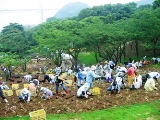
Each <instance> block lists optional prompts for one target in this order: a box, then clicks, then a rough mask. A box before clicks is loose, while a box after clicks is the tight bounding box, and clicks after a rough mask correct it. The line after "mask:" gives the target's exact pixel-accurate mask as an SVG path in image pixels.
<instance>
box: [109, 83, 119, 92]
mask: <svg viewBox="0 0 160 120" xmlns="http://www.w3.org/2000/svg"><path fill="white" fill-rule="evenodd" d="M112 90H117V91H120V86H119V85H118V84H116V86H113V85H110V86H109V88H107V91H112Z"/></svg>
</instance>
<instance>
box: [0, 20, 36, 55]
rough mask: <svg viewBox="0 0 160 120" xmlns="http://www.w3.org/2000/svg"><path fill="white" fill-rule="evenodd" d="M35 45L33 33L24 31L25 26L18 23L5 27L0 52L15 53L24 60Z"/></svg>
mask: <svg viewBox="0 0 160 120" xmlns="http://www.w3.org/2000/svg"><path fill="white" fill-rule="evenodd" d="M35 44H36V43H35V41H34V40H33V39H32V33H31V32H29V31H24V28H23V26H22V25H20V24H18V23H10V25H8V26H5V27H4V29H3V30H2V34H1V36H0V51H1V52H11V53H15V54H17V55H19V57H20V58H23V57H24V55H25V54H26V53H27V50H29V49H30V47H31V46H35Z"/></svg>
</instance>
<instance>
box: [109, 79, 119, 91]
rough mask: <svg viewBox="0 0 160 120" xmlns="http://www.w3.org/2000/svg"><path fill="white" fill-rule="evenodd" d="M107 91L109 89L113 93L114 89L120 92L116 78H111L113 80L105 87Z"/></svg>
mask: <svg viewBox="0 0 160 120" xmlns="http://www.w3.org/2000/svg"><path fill="white" fill-rule="evenodd" d="M107 91H111V93H113V92H114V91H116V92H117V93H120V86H119V84H118V83H117V81H116V79H113V82H112V83H111V84H110V86H109V87H108V88H107Z"/></svg>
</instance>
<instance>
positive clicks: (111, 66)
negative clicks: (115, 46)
mask: <svg viewBox="0 0 160 120" xmlns="http://www.w3.org/2000/svg"><path fill="white" fill-rule="evenodd" d="M108 65H109V67H110V72H111V74H112V71H113V69H114V67H115V63H114V62H113V61H112V60H110V61H109V63H108Z"/></svg>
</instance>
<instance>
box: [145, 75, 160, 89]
mask: <svg viewBox="0 0 160 120" xmlns="http://www.w3.org/2000/svg"><path fill="white" fill-rule="evenodd" d="M156 81H157V79H155V77H154V78H149V79H148V80H147V82H146V83H145V85H144V89H145V90H146V91H153V90H157V88H156V87H155V85H156Z"/></svg>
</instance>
